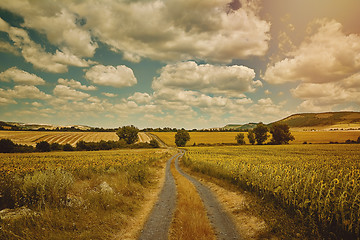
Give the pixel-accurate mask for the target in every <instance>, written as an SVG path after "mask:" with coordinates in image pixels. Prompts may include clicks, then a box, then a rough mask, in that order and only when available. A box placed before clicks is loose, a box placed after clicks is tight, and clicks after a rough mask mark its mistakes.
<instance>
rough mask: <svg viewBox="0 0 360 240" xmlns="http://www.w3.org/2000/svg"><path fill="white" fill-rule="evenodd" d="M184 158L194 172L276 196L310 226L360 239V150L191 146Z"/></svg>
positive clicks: (350, 147)
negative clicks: (325, 228)
mask: <svg viewBox="0 0 360 240" xmlns="http://www.w3.org/2000/svg"><path fill="white" fill-rule="evenodd" d="M186 156H187V158H186V159H185V160H184V163H185V164H186V165H187V166H190V167H191V168H192V169H193V170H195V171H199V172H202V173H205V174H208V175H211V176H214V177H218V178H223V179H228V180H230V181H231V182H233V183H237V184H238V185H240V186H242V187H243V188H245V189H248V190H251V191H255V192H257V193H259V194H261V195H263V196H264V195H267V196H271V197H274V198H275V199H276V200H277V201H278V202H279V203H281V204H283V206H284V207H285V208H291V209H293V210H294V212H296V213H298V214H299V215H300V216H301V217H303V218H304V219H307V221H310V222H311V223H312V225H317V226H321V227H327V228H328V229H329V230H331V231H332V232H333V233H334V234H339V233H340V235H341V234H342V233H343V232H344V231H345V232H350V233H352V234H355V235H356V236H359V234H360V162H359V156H360V146H359V145H345V144H344V145H318V144H317V145H316V144H313V145H285V146H284V145H283V146H247V147H241V148H239V147H192V148H188V150H187V153H186ZM321 227H320V228H321ZM339 239H340V238H339ZM346 239H350V238H346ZM351 239H352V238H351Z"/></svg>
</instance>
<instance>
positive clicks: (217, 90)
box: [152, 61, 262, 97]
mask: <svg viewBox="0 0 360 240" xmlns="http://www.w3.org/2000/svg"><path fill="white" fill-rule="evenodd" d="M254 78H255V72H254V70H253V69H250V68H247V67H244V66H237V65H235V66H216V65H210V64H203V65H198V64H196V63H195V62H192V61H189V62H180V63H175V64H168V65H166V66H165V67H163V68H162V69H161V70H160V76H159V77H157V78H155V79H154V81H153V84H152V87H153V89H155V90H156V91H158V90H161V89H167V88H170V89H186V90H192V91H200V92H203V93H210V94H220V95H227V96H233V97H244V94H243V93H245V92H253V91H255V89H256V87H259V86H261V85H262V83H261V82H260V81H259V80H257V81H254V80H253V79H254Z"/></svg>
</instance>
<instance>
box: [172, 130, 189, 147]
mask: <svg viewBox="0 0 360 240" xmlns="http://www.w3.org/2000/svg"><path fill="white" fill-rule="evenodd" d="M189 140H190V135H189V133H188V132H187V131H186V130H185V129H181V130H178V131H177V133H176V134H175V144H176V146H178V147H185V145H186V142H187V141H189Z"/></svg>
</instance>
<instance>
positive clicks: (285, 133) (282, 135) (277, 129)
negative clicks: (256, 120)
mask: <svg viewBox="0 0 360 240" xmlns="http://www.w3.org/2000/svg"><path fill="white" fill-rule="evenodd" d="M270 133H271V134H272V139H271V143H272V144H288V143H289V141H293V140H294V139H295V138H294V136H293V135H292V134H291V132H290V129H289V126H288V125H287V124H281V123H277V124H274V125H273V126H272V127H271V130H270Z"/></svg>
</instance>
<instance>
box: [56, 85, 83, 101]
mask: <svg viewBox="0 0 360 240" xmlns="http://www.w3.org/2000/svg"><path fill="white" fill-rule="evenodd" d="M53 92H54V95H55V96H57V97H59V98H61V99H67V100H73V101H77V100H82V99H84V98H88V97H90V95H89V94H87V93H84V92H80V91H77V90H75V89H72V88H70V87H68V86H64V85H56V87H55V88H54V91H53Z"/></svg>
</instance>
